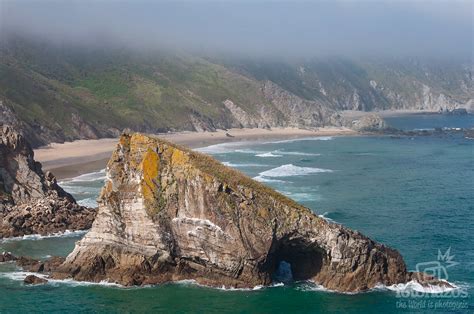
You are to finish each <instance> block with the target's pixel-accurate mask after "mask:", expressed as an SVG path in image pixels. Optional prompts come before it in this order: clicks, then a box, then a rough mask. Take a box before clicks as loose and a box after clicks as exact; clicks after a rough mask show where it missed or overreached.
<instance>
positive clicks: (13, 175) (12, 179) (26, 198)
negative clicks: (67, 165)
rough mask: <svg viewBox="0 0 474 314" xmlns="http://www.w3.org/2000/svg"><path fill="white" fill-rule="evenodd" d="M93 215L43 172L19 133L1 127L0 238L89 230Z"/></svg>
mask: <svg viewBox="0 0 474 314" xmlns="http://www.w3.org/2000/svg"><path fill="white" fill-rule="evenodd" d="M94 216H95V209H91V208H86V207H83V206H80V205H78V204H77V203H76V202H75V200H74V199H73V197H72V196H71V195H70V194H68V193H67V192H65V191H64V190H63V189H62V188H61V187H60V186H59V185H58V184H57V182H56V178H55V177H54V175H53V174H52V173H51V172H47V173H46V174H44V173H43V171H42V170H41V164H40V163H39V162H36V161H35V160H34V156H33V150H32V149H31V147H30V145H29V144H28V143H27V142H26V141H25V139H24V137H23V136H22V135H21V134H19V133H17V132H16V131H15V130H14V129H13V128H12V127H10V126H7V125H3V126H2V125H0V238H6V237H16V236H23V235H27V234H42V235H46V234H51V233H57V232H63V231H66V230H84V229H89V228H90V227H91V225H92V221H93V220H94Z"/></svg>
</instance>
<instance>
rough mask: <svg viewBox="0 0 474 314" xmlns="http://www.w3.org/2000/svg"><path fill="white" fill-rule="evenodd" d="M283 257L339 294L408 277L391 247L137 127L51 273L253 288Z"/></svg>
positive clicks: (297, 275) (297, 272)
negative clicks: (87, 221) (78, 235)
mask: <svg viewBox="0 0 474 314" xmlns="http://www.w3.org/2000/svg"><path fill="white" fill-rule="evenodd" d="M282 261H285V262H287V263H290V264H291V269H292V273H293V277H294V279H295V280H313V281H315V282H317V283H319V284H322V285H324V286H325V287H327V288H330V289H335V290H338V291H360V290H365V289H369V288H372V287H374V286H375V285H376V284H377V283H383V284H387V285H390V284H395V283H400V282H406V281H407V280H410V279H411V278H412V277H413V274H411V273H409V272H407V270H406V267H405V263H404V261H403V259H402V257H401V256H400V254H399V253H398V252H397V251H395V250H393V249H390V248H388V247H385V246H384V245H382V244H379V243H376V242H374V241H372V240H370V239H369V238H367V237H365V236H363V235H362V234H360V233H358V232H355V231H351V230H349V229H346V228H344V227H342V226H340V225H337V224H332V223H328V222H327V221H325V220H324V219H322V218H319V217H318V216H316V215H315V214H313V213H312V212H311V211H310V210H309V209H307V208H305V207H303V206H301V205H299V204H297V203H295V202H294V201H292V200H290V199H288V198H286V197H285V196H283V195H281V194H279V193H277V192H275V191H274V190H272V189H270V188H268V187H266V186H264V185H262V184H260V183H258V182H256V181H254V180H252V179H250V178H248V177H246V176H244V175H243V174H241V173H240V172H238V171H236V170H233V169H231V168H228V167H225V166H224V165H222V164H221V163H219V162H217V161H216V160H214V159H213V158H211V157H208V156H205V155H202V154H199V153H196V152H193V151H190V150H187V149H185V148H182V147H179V146H176V145H174V144H171V143H168V142H166V141H163V140H161V139H159V138H156V137H150V136H145V135H142V134H138V133H135V134H132V135H130V134H124V135H122V137H121V138H120V143H119V144H118V146H117V148H116V150H115V151H114V153H113V155H112V157H111V159H110V161H109V163H108V166H107V180H106V182H105V186H104V187H103V189H102V192H101V195H100V198H99V211H98V214H97V218H96V220H95V221H94V223H93V226H92V229H91V230H90V231H89V232H88V233H87V234H86V236H85V237H84V238H83V239H82V240H81V241H80V242H78V243H77V244H76V247H75V249H74V251H73V252H72V253H71V254H70V255H69V256H68V257H67V258H66V260H65V262H64V263H63V264H62V265H61V266H60V267H59V268H58V269H56V270H55V272H54V274H53V277H55V278H67V277H72V278H74V279H75V280H86V281H102V280H108V281H113V282H118V283H121V284H124V285H144V284H155V283H162V282H167V281H173V280H181V279H195V280H196V281H197V282H199V283H202V284H206V285H211V286H222V285H225V286H233V287H254V286H256V285H266V284H270V283H271V282H272V279H273V277H274V275H275V273H276V272H277V269H278V267H279V265H280V262H282Z"/></svg>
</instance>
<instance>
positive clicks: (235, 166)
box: [222, 161, 267, 168]
mask: <svg viewBox="0 0 474 314" xmlns="http://www.w3.org/2000/svg"><path fill="white" fill-rule="evenodd" d="M222 164H223V165H225V166H228V167H233V168H241V167H266V166H267V165H262V164H251V163H249V164H234V163H231V162H229V161H223V162H222Z"/></svg>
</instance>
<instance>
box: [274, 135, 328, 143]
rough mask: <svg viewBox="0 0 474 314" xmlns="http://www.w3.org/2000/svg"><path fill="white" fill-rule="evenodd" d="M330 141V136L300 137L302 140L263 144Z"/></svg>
mask: <svg viewBox="0 0 474 314" xmlns="http://www.w3.org/2000/svg"><path fill="white" fill-rule="evenodd" d="M332 139H333V137H332V136H317V137H302V138H295V139H291V140H282V141H274V142H266V143H265V144H281V143H293V142H299V141H330V140H332Z"/></svg>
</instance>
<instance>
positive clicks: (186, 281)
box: [172, 279, 284, 291]
mask: <svg viewBox="0 0 474 314" xmlns="http://www.w3.org/2000/svg"><path fill="white" fill-rule="evenodd" d="M172 283H173V284H178V285H184V286H191V285H192V286H198V287H204V288H209V289H217V290H222V291H256V290H262V289H266V288H277V287H283V286H284V284H283V283H282V282H278V283H274V284H271V285H269V286H263V285H257V286H255V287H253V288H235V287H226V286H221V287H213V286H207V285H203V284H200V283H198V282H196V280H194V279H183V280H178V281H174V282H172Z"/></svg>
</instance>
